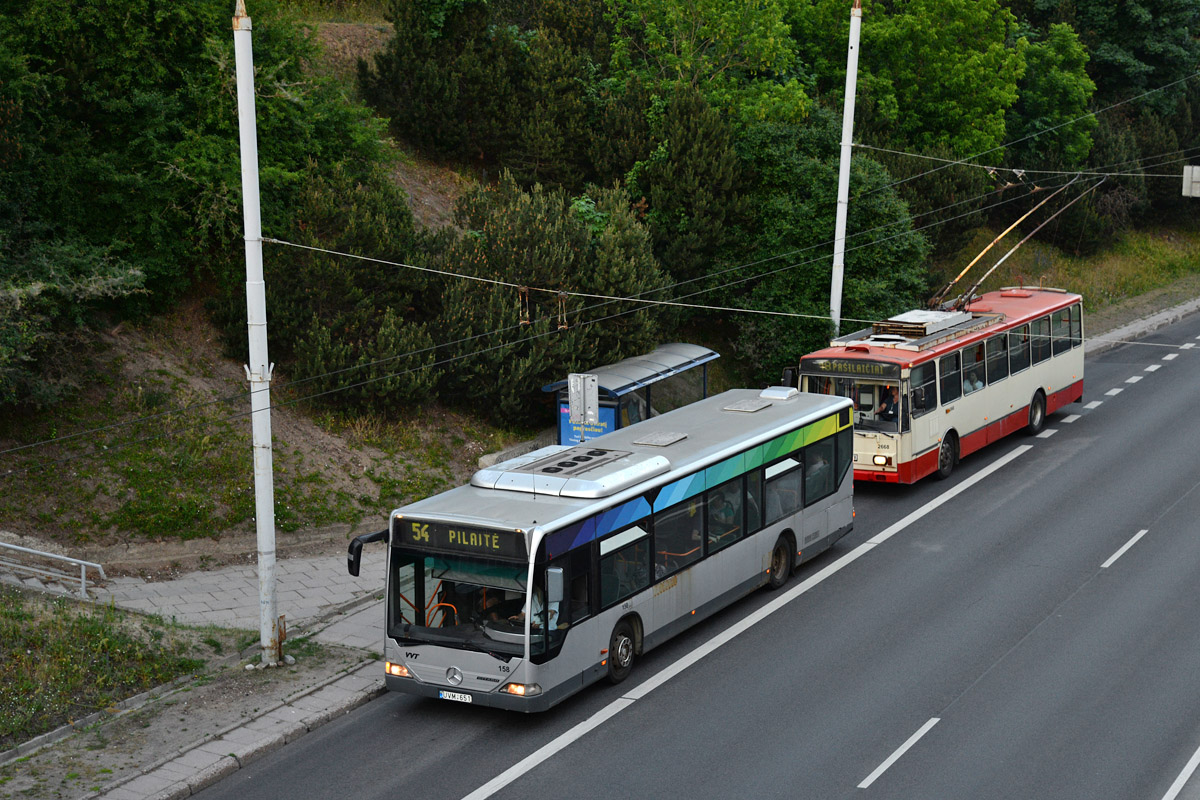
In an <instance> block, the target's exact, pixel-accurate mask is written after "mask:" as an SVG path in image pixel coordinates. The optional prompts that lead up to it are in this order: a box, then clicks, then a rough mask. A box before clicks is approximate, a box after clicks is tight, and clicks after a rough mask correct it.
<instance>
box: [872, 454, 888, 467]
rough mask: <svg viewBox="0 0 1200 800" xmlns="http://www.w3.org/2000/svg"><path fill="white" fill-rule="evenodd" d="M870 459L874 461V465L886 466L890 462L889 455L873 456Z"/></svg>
mask: <svg viewBox="0 0 1200 800" xmlns="http://www.w3.org/2000/svg"><path fill="white" fill-rule="evenodd" d="M871 460H872V461H873V462H875V466H877V467H886V466H887V465H888V464H891V463H892V457H891V456H875V457H874V458H872V459H871Z"/></svg>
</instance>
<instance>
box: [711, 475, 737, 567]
mask: <svg viewBox="0 0 1200 800" xmlns="http://www.w3.org/2000/svg"><path fill="white" fill-rule="evenodd" d="M743 496H744V492H743V491H742V479H741V478H734V479H733V480H731V481H728V482H727V483H723V484H721V485H720V486H718V487H716V488H715V489H710V490H709V491H708V552H710V553H715V552H716V551H718V550H720V549H721V548H722V547H725V546H727V545H731V544H733V543H734V542H736V541H737V540H738V539H740V538H742V497H743Z"/></svg>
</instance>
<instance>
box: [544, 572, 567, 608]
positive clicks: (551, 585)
mask: <svg viewBox="0 0 1200 800" xmlns="http://www.w3.org/2000/svg"><path fill="white" fill-rule="evenodd" d="M562 601H563V571H562V567H550V568H549V569H547V570H546V603H547V604H550V603H561V602H562Z"/></svg>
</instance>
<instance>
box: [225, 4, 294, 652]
mask: <svg viewBox="0 0 1200 800" xmlns="http://www.w3.org/2000/svg"><path fill="white" fill-rule="evenodd" d="M233 53H234V62H235V64H236V67H237V98H238V132H239V133H240V138H241V152H242V215H243V219H244V220H245V239H246V325H247V327H248V329H249V333H250V363H249V365H248V366H247V367H246V378H247V379H248V380H249V381H250V412H251V413H250V420H251V428H252V430H253V442H254V521H255V524H256V529H257V531H258V621H259V641H260V643H261V644H262V662H263V664H275V663H276V662H278V661H280V660H281V659H282V656H283V640H282V638H281V636H280V624H279V618H278V617H277V616H276V614H275V486H274V483H273V478H272V471H271V470H272V463H271V462H272V459H271V370H272V368H273V367H274V365H273V364H271V363H269V362H268V361H267V295H266V285H265V283H264V282H263V261H262V219H261V217H260V216H259V208H258V135H257V133H256V131H255V117H254V56H253V53H252V51H251V47H250V17H248V16H247V15H246V3H245V0H237V9H236V10H235V11H234V16H233Z"/></svg>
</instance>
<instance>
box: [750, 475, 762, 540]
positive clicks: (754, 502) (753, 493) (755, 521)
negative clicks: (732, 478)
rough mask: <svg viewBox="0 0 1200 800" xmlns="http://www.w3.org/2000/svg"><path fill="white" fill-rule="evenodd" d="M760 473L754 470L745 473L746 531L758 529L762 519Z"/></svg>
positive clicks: (752, 531)
mask: <svg viewBox="0 0 1200 800" xmlns="http://www.w3.org/2000/svg"><path fill="white" fill-rule="evenodd" d="M762 503H763V500H762V473H761V472H759V471H757V470H755V471H754V472H750V473H747V474H746V533H747V534H751V533H755V532H756V531H758V529H759V528H761V527H762V525H763V519H762V507H763V506H762Z"/></svg>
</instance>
